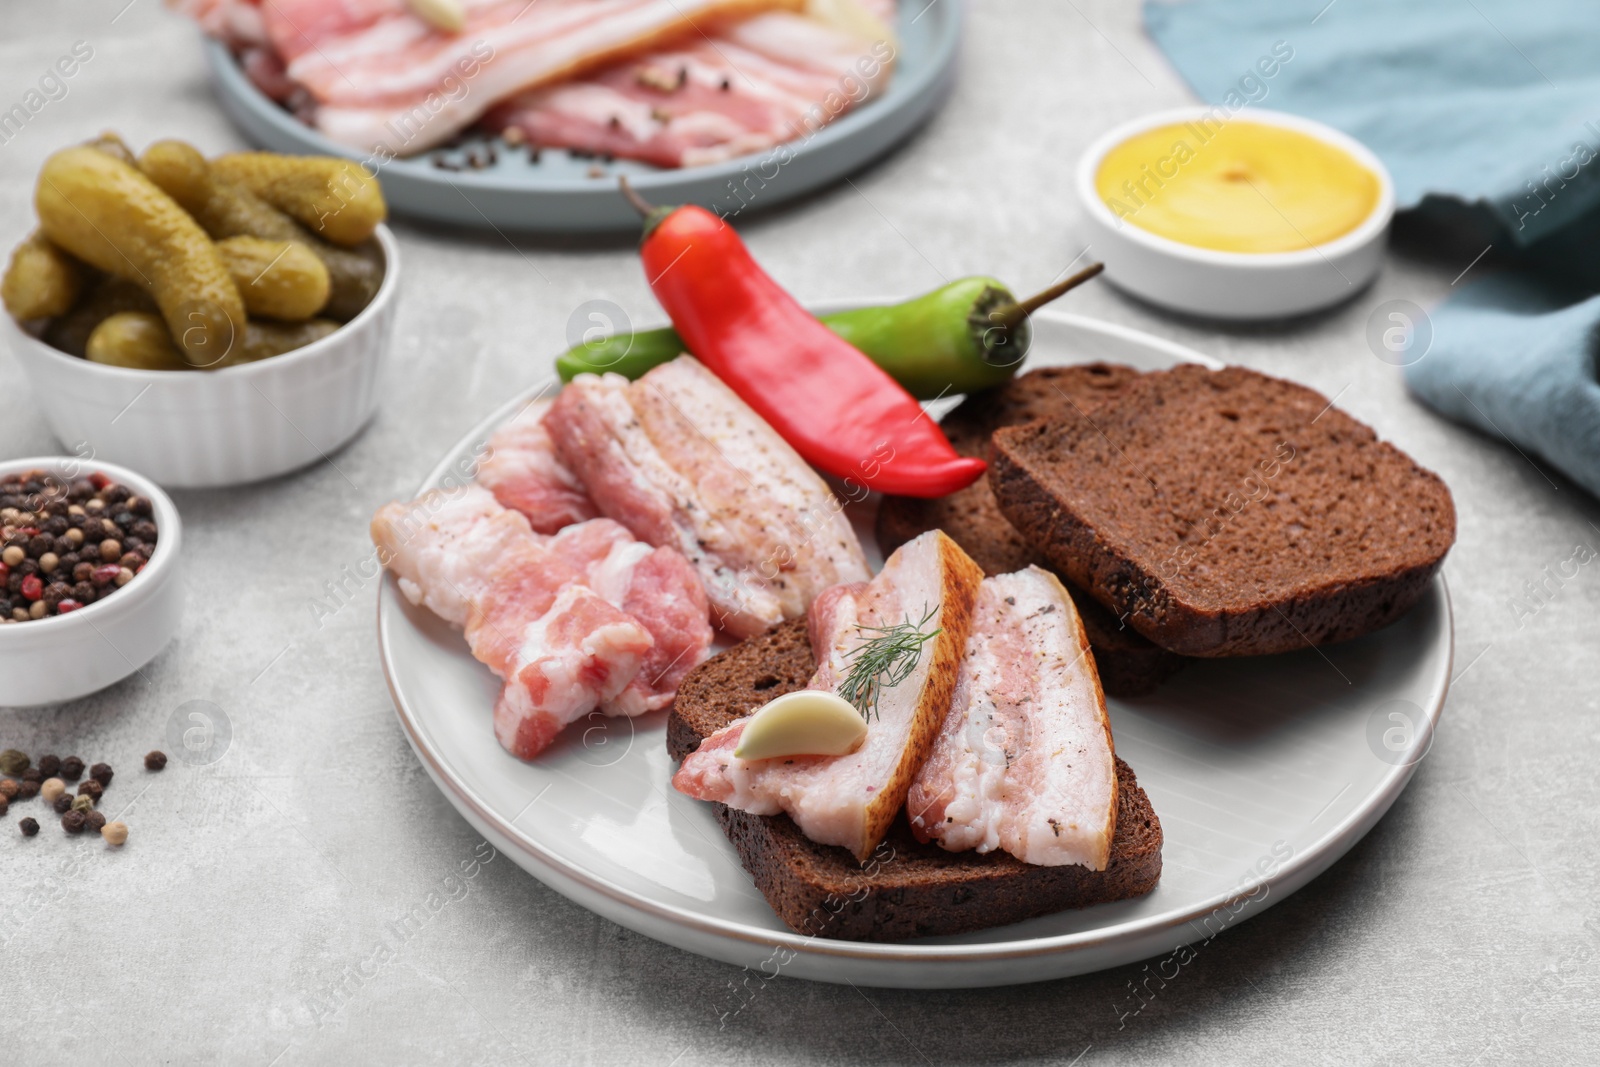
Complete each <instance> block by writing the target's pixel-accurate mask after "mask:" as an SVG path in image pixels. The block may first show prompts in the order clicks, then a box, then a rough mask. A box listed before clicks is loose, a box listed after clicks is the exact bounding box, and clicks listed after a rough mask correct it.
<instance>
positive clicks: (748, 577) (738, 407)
mask: <svg viewBox="0 0 1600 1067" xmlns="http://www.w3.org/2000/svg"><path fill="white" fill-rule="evenodd" d="M545 426H546V427H547V428H548V429H549V431H550V436H551V438H552V439H553V440H554V441H555V444H556V452H557V454H558V455H559V456H560V457H561V459H562V462H564V463H565V464H566V465H567V466H568V467H569V468H570V469H571V470H572V471H573V473H574V474H576V475H577V476H578V479H579V481H580V482H581V483H582V484H583V485H584V486H585V487H586V488H587V489H588V491H589V497H590V499H591V500H593V501H594V503H595V506H596V507H598V508H599V509H600V511H601V513H602V514H604V515H606V516H608V517H610V518H613V519H615V520H617V521H618V522H620V523H622V524H623V525H624V526H626V527H627V528H628V529H629V530H630V531H631V532H632V533H633V535H634V536H635V537H637V538H639V539H640V540H641V541H647V542H649V543H650V544H652V545H657V546H665V547H672V548H676V549H678V551H680V552H682V553H683V556H684V558H686V559H687V560H688V561H689V562H690V564H692V565H693V567H694V569H695V572H696V573H697V574H698V575H699V576H700V581H701V584H702V585H703V586H704V587H705V592H706V598H707V599H708V600H709V601H710V605H711V617H712V622H713V624H714V625H716V626H718V627H719V628H720V629H722V630H724V631H726V632H728V633H730V634H732V635H733V636H735V637H741V638H742V637H750V636H753V635H755V634H758V633H761V632H763V631H765V630H767V629H769V628H770V627H772V626H775V625H777V624H778V623H780V622H782V621H784V620H785V619H793V618H799V617H800V616H801V615H802V614H803V613H804V612H805V611H806V609H807V608H809V607H810V605H811V602H812V600H813V599H815V598H816V596H817V594H819V593H821V592H822V591H823V590H824V589H827V588H829V587H830V586H834V585H837V584H839V583H841V582H858V581H864V580H866V578H867V577H868V572H867V564H866V558H865V556H863V554H862V552H861V545H860V543H859V542H858V541H857V540H856V536H855V531H854V530H852V529H851V527H850V522H849V520H848V519H847V518H846V517H845V515H844V510H843V506H842V505H841V504H840V503H839V501H838V500H837V499H836V498H835V497H834V495H833V493H832V492H831V491H830V490H829V489H828V486H827V484H826V483H824V482H823V481H822V479H821V478H820V477H819V476H818V475H817V473H816V472H815V471H813V470H812V469H811V468H810V467H809V466H807V465H806V462H805V461H804V460H802V459H801V458H800V457H799V455H797V454H796V453H795V451H794V449H793V448H791V447H790V446H789V444H788V442H786V441H785V440H784V439H783V438H782V437H780V436H778V434H777V432H776V431H774V430H773V429H772V427H770V426H768V425H767V423H766V422H765V420H763V419H762V418H761V417H760V416H759V415H757V414H756V413H755V412H753V411H751V410H750V408H749V406H748V405H746V404H745V402H744V401H742V400H740V399H739V398H738V396H736V395H735V394H734V393H733V391H732V390H731V389H729V388H728V387H727V386H726V385H724V384H722V381H721V380H720V379H718V378H717V377H716V375H714V374H712V373H711V372H710V371H708V370H706V369H705V367H703V366H702V365H701V364H700V363H699V362H698V361H697V360H695V359H693V358H691V357H689V356H680V357H678V358H677V359H675V360H673V361H672V362H671V363H666V364H663V365H661V366H659V367H657V368H655V369H654V370H652V371H650V372H649V373H648V374H646V375H644V377H642V378H640V379H639V380H638V381H636V382H631V383H630V382H629V381H628V380H627V379H626V378H623V377H621V376H620V375H616V374H607V375H605V376H603V377H599V376H595V375H591V374H580V375H578V376H577V377H576V378H574V379H573V381H572V382H571V383H569V384H568V385H567V387H566V388H564V389H563V390H562V391H561V394H560V395H559V396H558V397H557V398H556V401H555V404H554V406H553V407H552V408H551V409H550V413H549V414H548V415H547V416H546V417H545Z"/></svg>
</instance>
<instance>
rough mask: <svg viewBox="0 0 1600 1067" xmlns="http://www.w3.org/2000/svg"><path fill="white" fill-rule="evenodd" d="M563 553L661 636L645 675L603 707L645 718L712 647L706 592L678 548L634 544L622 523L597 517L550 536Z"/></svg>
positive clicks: (607, 595) (667, 701) (642, 667)
mask: <svg viewBox="0 0 1600 1067" xmlns="http://www.w3.org/2000/svg"><path fill="white" fill-rule="evenodd" d="M549 547H550V550H551V551H552V552H554V553H555V554H556V556H557V557H558V558H560V559H561V560H563V561H564V562H566V563H568V564H569V565H571V566H572V567H574V568H576V569H577V570H580V571H582V572H583V574H584V575H585V578H586V581H587V583H588V585H589V588H591V589H593V590H594V591H595V592H596V593H598V594H599V595H600V596H602V597H604V598H605V599H606V600H607V601H608V602H609V603H611V604H613V605H614V606H616V607H619V608H621V609H622V610H623V611H625V612H627V613H628V614H629V615H632V616H633V617H634V618H636V619H638V620H639V621H640V622H641V623H643V624H644V627H645V629H647V630H649V631H650V636H651V637H652V638H654V639H655V644H654V645H652V646H651V648H650V651H649V652H648V653H646V655H645V658H644V662H643V663H641V664H640V666H639V673H638V674H636V675H635V676H634V678H633V681H631V682H629V683H628V686H627V688H625V689H624V690H623V691H622V692H621V693H619V694H618V695H617V696H616V697H615V698H613V699H611V700H609V701H606V702H605V703H603V704H602V705H601V707H600V710H601V711H604V712H605V713H607V714H608V715H639V714H642V713H644V712H647V711H659V710H660V709H662V708H665V707H668V706H670V705H671V704H672V700H673V698H674V697H675V696H676V695H677V693H678V684H679V683H680V682H682V681H683V678H684V675H686V674H688V673H689V672H690V671H691V670H693V669H694V668H695V667H697V666H699V665H700V664H701V663H702V662H704V661H705V659H706V657H707V656H708V655H710V652H711V639H712V636H713V635H712V630H711V619H710V615H709V612H708V610H707V606H706V593H705V590H704V589H702V588H701V587H700V578H699V577H698V576H697V575H696V574H695V572H694V568H693V567H691V566H689V562H688V560H686V559H684V558H683V554H682V553H681V552H679V551H678V550H677V549H675V548H652V547H651V546H649V545H647V544H645V543H644V542H643V541H636V540H634V537H633V535H632V534H630V533H629V532H628V531H627V530H626V529H625V528H624V527H623V526H622V524H620V523H617V522H613V521H612V520H611V519H592V520H590V521H588V522H583V523H578V524H576V525H574V526H568V527H567V528H566V529H564V530H562V531H561V532H560V533H558V534H556V535H555V536H554V537H552V538H551V539H550V542H549Z"/></svg>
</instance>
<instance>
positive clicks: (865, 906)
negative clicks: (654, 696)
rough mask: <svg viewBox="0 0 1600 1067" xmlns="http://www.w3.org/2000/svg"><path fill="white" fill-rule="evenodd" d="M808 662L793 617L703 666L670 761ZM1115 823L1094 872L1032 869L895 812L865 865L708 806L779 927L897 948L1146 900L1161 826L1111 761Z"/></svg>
mask: <svg viewBox="0 0 1600 1067" xmlns="http://www.w3.org/2000/svg"><path fill="white" fill-rule="evenodd" d="M814 669H815V663H814V660H813V658H812V653H811V642H810V640H809V639H808V638H807V636H806V624H805V620H804V619H796V620H794V621H793V622H788V623H785V624H783V625H782V626H780V627H778V628H777V629H776V630H773V631H772V632H770V633H767V634H764V635H762V636H760V637H753V638H751V639H750V640H748V641H745V642H744V643H743V644H740V645H736V646H734V647H733V648H731V649H729V650H728V651H726V652H723V653H722V654H720V655H717V656H713V657H712V658H711V659H709V660H707V661H706V662H705V663H702V664H701V665H700V666H699V667H696V668H695V669H694V670H693V671H691V672H690V674H689V676H688V677H687V678H685V679H684V681H683V684H682V685H681V686H679V688H678V697H677V700H676V701H675V702H674V704H673V708H672V712H671V714H670V715H669V716H668V718H667V750H668V752H670V753H671V755H672V758H673V759H674V760H676V761H679V762H681V761H682V760H683V758H684V757H685V756H687V755H688V754H689V753H690V752H693V751H694V750H695V749H696V748H698V747H699V745H700V742H701V740H703V739H704V738H705V737H707V736H709V735H710V734H712V733H714V732H715V731H717V730H719V729H721V728H722V727H724V726H726V725H728V723H730V722H732V721H733V720H734V719H736V718H738V717H739V716H741V715H746V714H748V713H749V712H750V711H752V710H754V709H755V708H758V707H760V706H761V705H762V704H765V703H766V702H767V701H769V700H771V699H773V698H774V697H779V696H782V695H783V694H784V693H789V692H793V691H794V690H796V689H803V688H804V687H805V684H806V682H807V681H809V680H810V678H811V674H812V671H813V670H814ZM1116 766H1117V827H1116V833H1115V834H1114V836H1113V837H1112V842H1111V861H1110V863H1109V864H1107V866H1106V869H1105V870H1104V871H1091V870H1089V869H1088V868H1086V867H1075V866H1071V867H1034V866H1030V865H1028V864H1026V863H1023V862H1021V861H1020V860H1016V859H1013V858H1012V857H1011V856H1008V855H1006V854H1005V853H1003V852H992V853H989V854H988V855H983V856H980V855H978V854H977V853H975V852H946V851H944V850H943V849H941V848H939V847H938V846H937V845H931V844H930V845H925V844H922V843H921V842H919V841H917V839H916V838H914V837H912V836H911V828H910V826H909V825H908V824H907V822H906V820H905V818H904V816H903V815H902V817H901V818H900V819H898V820H896V822H895V823H894V825H893V826H892V827H891V828H890V831H889V835H888V837H886V838H885V839H884V843H883V844H881V845H879V846H878V849H877V851H876V852H874V853H873V855H872V857H871V858H869V859H868V861H867V862H866V864H865V865H862V864H858V863H857V862H856V859H855V857H854V856H853V855H851V854H850V852H849V851H848V850H846V849H843V848H838V847H836V846H833V845H819V844H817V843H816V842H814V841H811V840H810V839H808V838H807V837H806V836H805V835H804V834H802V833H801V832H800V831H799V829H798V828H797V827H796V826H795V824H794V823H793V822H791V821H790V820H789V817H788V816H787V815H750V814H747V813H746V812H742V811H734V810H733V809H731V808H729V807H727V806H726V805H723V804H716V805H714V807H715V808H716V812H717V821H718V822H720V823H721V824H722V829H723V831H724V832H725V833H726V834H727V835H728V840H730V841H731V842H733V845H734V847H735V848H736V849H738V851H739V859H740V862H741V863H743V864H744V869H745V870H747V871H749V872H750V875H751V877H753V878H754V879H755V883H756V887H757V888H758V889H760V890H761V892H762V895H764V896H765V897H766V898H767V902H768V903H769V904H771V905H772V909H773V911H775V912H777V914H778V917H779V918H780V919H782V920H783V921H784V922H785V923H786V924H787V925H788V926H789V927H790V929H792V930H794V931H796V932H797V933H802V934H808V935H811V936H815V937H827V938H836V939H840V940H846V941H899V940H903V939H905V938H908V937H930V936H933V935H937V934H956V933H961V932H963V931H967V930H980V929H984V928H987V927H991V926H1004V925H1006V924H1007V923H1014V922H1021V921H1022V920H1023V919H1029V918H1032V917H1034V916H1036V915H1044V914H1047V913H1049V912H1054V911H1062V910H1064V909H1067V908H1082V907H1087V906H1088V905H1090V904H1100V903H1105V902H1107V901H1112V900H1123V899H1126V898H1128V897H1136V896H1140V895H1142V894H1145V893H1148V892H1150V890H1152V889H1154V888H1155V885H1156V882H1157V881H1158V880H1159V879H1160V877H1161V823H1160V821H1159V820H1157V819H1156V815H1155V812H1154V811H1152V810H1151V808H1150V798H1149V797H1147V796H1146V795H1145V792H1144V790H1143V789H1141V788H1139V783H1138V781H1137V780H1135V778H1134V776H1133V771H1131V770H1130V769H1129V768H1128V765H1127V764H1125V763H1123V762H1122V761H1121V760H1120V759H1119V760H1117V765H1116Z"/></svg>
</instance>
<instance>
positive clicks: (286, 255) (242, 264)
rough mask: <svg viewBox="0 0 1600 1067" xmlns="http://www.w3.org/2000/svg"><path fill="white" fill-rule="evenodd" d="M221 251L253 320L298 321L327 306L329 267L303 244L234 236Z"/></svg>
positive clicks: (219, 249)
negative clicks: (256, 317)
mask: <svg viewBox="0 0 1600 1067" xmlns="http://www.w3.org/2000/svg"><path fill="white" fill-rule="evenodd" d="M217 251H218V252H219V253H221V254H222V261H223V262H224V263H226V264H227V265H228V273H229V274H231V275H233V284H234V285H236V286H238V287H239V295H240V296H242V297H244V306H245V310H246V311H248V312H249V313H250V314H251V315H265V316H267V317H268V318H273V319H284V320H287V321H290V322H299V321H300V320H302V319H309V318H310V317H311V316H313V315H315V314H316V313H317V312H319V311H321V310H322V306H323V305H324V304H326V303H327V302H328V268H327V267H324V266H323V265H322V260H320V259H318V258H317V257H316V254H315V253H314V252H312V251H311V249H309V248H307V247H306V246H305V245H303V244H301V243H300V242H299V241H266V240H263V239H262V238H260V237H230V238H228V239H227V240H225V241H218V242H217Z"/></svg>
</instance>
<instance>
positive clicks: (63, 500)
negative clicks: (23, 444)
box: [0, 471, 159, 624]
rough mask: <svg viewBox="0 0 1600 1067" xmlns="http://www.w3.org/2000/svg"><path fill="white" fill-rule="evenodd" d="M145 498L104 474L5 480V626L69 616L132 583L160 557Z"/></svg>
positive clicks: (0, 615) (1, 492)
mask: <svg viewBox="0 0 1600 1067" xmlns="http://www.w3.org/2000/svg"><path fill="white" fill-rule="evenodd" d="M158 536H159V531H158V530H157V529H156V521H155V515H154V510H153V509H152V507H151V505H150V500H149V499H148V498H147V497H142V496H139V495H138V494H137V493H134V492H133V491H132V490H130V489H129V488H128V487H127V486H125V485H121V484H119V483H117V482H114V481H112V480H111V479H110V478H108V477H106V476H105V475H104V474H100V473H95V474H91V475H90V476H88V477H87V478H78V479H74V480H73V481H71V482H66V481H63V480H62V479H60V478H58V477H56V476H55V475H53V474H51V473H49V472H48V471H27V472H25V473H23V474H10V475H6V476H5V478H4V479H3V480H0V546H3V547H0V624H4V623H9V622H27V621H29V620H32V619H43V618H48V617H49V616H51V615H65V614H67V613H68V612H71V611H76V610H77V609H79V608H81V607H85V606H87V605H89V604H92V603H94V602H95V601H97V600H103V599H104V598H106V597H108V596H110V595H111V594H112V593H115V592H116V591H117V590H118V589H121V588H122V587H123V586H125V585H127V584H128V583H129V582H131V581H133V577H134V575H136V574H138V573H139V571H141V570H142V569H144V566H145V564H146V563H148V562H149V560H150V556H151V554H152V553H154V552H155V550H156V542H157V539H158Z"/></svg>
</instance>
